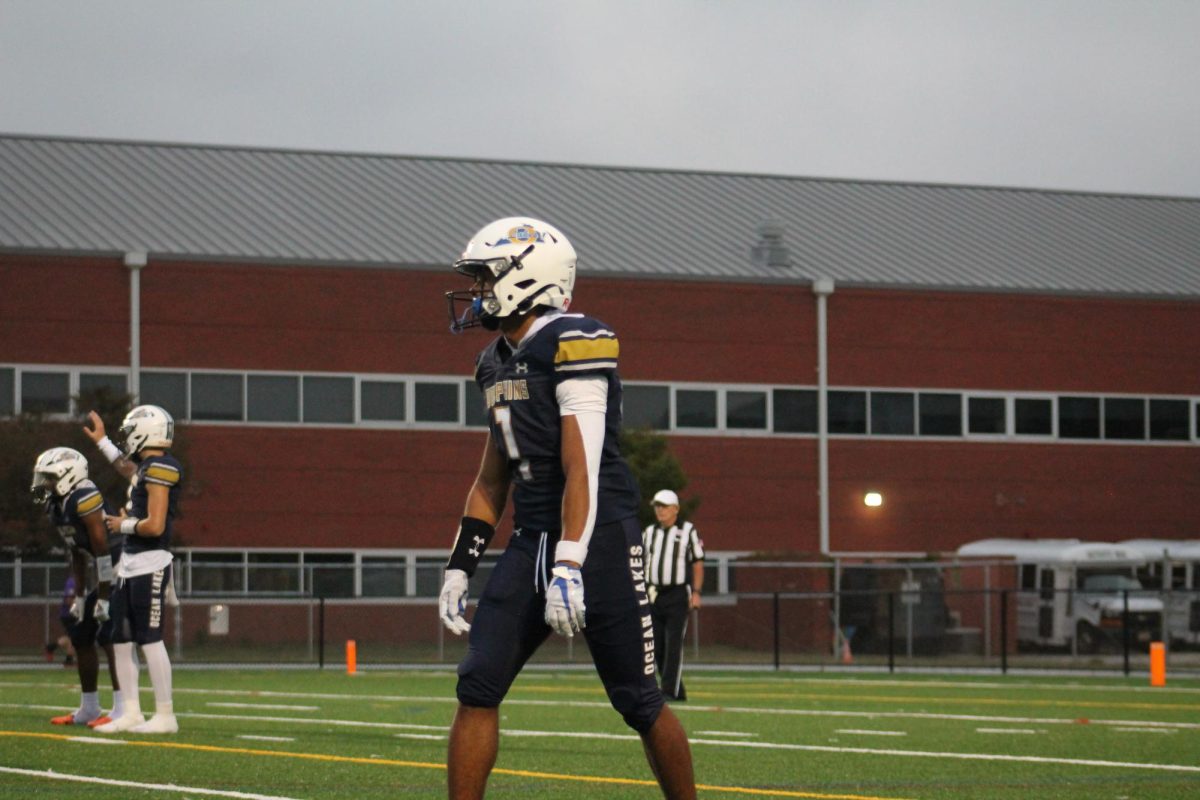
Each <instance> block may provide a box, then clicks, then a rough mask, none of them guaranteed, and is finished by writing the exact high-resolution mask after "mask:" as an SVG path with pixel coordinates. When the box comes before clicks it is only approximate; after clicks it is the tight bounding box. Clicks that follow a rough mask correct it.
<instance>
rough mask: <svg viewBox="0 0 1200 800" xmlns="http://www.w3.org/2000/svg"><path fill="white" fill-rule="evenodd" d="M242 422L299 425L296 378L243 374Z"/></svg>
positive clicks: (298, 400)
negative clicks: (244, 391)
mask: <svg viewBox="0 0 1200 800" xmlns="http://www.w3.org/2000/svg"><path fill="white" fill-rule="evenodd" d="M246 419H247V420H249V421H250V422H299V421H300V381H299V379H297V378H295V377H293V376H290V375H247V376H246Z"/></svg>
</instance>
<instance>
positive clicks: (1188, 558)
mask: <svg viewBox="0 0 1200 800" xmlns="http://www.w3.org/2000/svg"><path fill="white" fill-rule="evenodd" d="M1121 544H1123V545H1125V546H1126V547H1132V548H1134V549H1135V550H1138V551H1139V552H1141V553H1142V555H1144V556H1145V557H1146V566H1144V567H1142V568H1141V569H1140V570H1138V578H1139V579H1140V580H1141V582H1142V585H1143V586H1145V587H1147V588H1149V589H1158V590H1159V591H1160V592H1162V595H1163V602H1164V604H1165V605H1166V613H1167V631H1168V635H1169V636H1170V639H1171V641H1172V642H1175V643H1179V644H1187V645H1200V540H1197V539H1191V540H1187V541H1182V540H1178V539H1129V540H1126V541H1124V542H1121Z"/></svg>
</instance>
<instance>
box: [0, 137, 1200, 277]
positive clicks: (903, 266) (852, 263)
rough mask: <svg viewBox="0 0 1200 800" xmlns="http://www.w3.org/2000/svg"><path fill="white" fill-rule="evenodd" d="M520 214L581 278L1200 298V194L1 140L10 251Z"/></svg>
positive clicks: (218, 254) (238, 240) (157, 246)
mask: <svg viewBox="0 0 1200 800" xmlns="http://www.w3.org/2000/svg"><path fill="white" fill-rule="evenodd" d="M512 214H529V215H531V216H534V217H541V218H544V219H547V220H550V221H553V222H554V223H556V224H557V225H558V226H559V227H560V228H561V229H562V230H563V231H565V232H566V233H567V235H568V236H570V237H571V240H572V242H573V243H574V244H575V246H576V249H577V250H578V251H579V253H580V256H581V261H580V273H581V276H587V275H589V274H592V275H599V274H605V275H614V276H616V275H636V276H641V277H661V278H687V279H713V280H726V281H749V282H770V281H796V280H809V279H812V278H814V277H818V276H827V277H831V278H834V279H835V280H836V281H837V282H838V283H839V284H840V285H846V284H849V285H857V286H889V287H934V288H947V289H960V290H998V291H1034V292H1065V293H1117V294H1123V295H1146V296H1174V297H1188V298H1194V297H1200V199H1190V198H1168V197H1141V196H1119V195H1102V194H1085V193H1073V192H1053V191H1037V190H1024V189H997V188H985V187H969V186H943V185H920V184H900V183H874V182H865V181H839V180H824V179H811V178H795V177H782V176H771V175H740V174H727V173H713V172H683V171H672V170H650V169H619V168H612V167H595V166H580V165H565V164H538V163H518V162H501V161H481V160H470V159H448V158H413V157H401V156H384V155H364V154H350V153H323V152H299V151H282V150H267V149H255V148H234V147H211V146H193V145H178V144H158V143H141V142H116V141H100V140H77V139H62V138H51V137H31V136H9V135H0V250H6V251H34V252H59V253H119V252H125V251H130V250H144V251H147V252H149V253H150V254H151V256H152V257H172V258H197V259H199V258H204V259H235V260H251V261H258V260H262V261H282V262H297V263H318V264H335V265H339V264H360V265H376V266H389V267H405V266H407V267H425V268H428V267H440V266H443V265H447V264H448V263H449V262H450V261H451V260H452V259H453V258H454V257H455V256H456V255H457V253H458V252H459V251H460V250H461V248H462V246H463V244H464V243H465V241H466V239H467V237H468V236H469V235H470V234H471V233H473V232H474V231H475V230H476V229H477V228H479V227H480V226H482V225H483V224H484V223H486V222H488V221H490V220H492V219H495V218H498V217H501V216H508V215H512ZM767 220H776V221H778V222H779V223H780V224H781V226H782V230H783V243H784V244H785V245H786V246H787V247H788V249H789V252H790V259H791V265H790V266H772V265H770V264H768V263H764V260H763V259H758V260H757V261H756V260H755V259H752V258H751V251H752V248H753V247H754V246H755V244H756V243H758V241H759V233H758V229H759V226H760V225H761V224H762V223H763V222H764V221H767Z"/></svg>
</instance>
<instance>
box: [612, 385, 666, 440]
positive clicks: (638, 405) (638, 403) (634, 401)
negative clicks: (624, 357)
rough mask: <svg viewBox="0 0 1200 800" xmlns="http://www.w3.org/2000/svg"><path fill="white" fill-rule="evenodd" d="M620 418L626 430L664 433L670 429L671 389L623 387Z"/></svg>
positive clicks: (662, 387)
mask: <svg viewBox="0 0 1200 800" xmlns="http://www.w3.org/2000/svg"><path fill="white" fill-rule="evenodd" d="M622 395H623V396H622V399H621V416H622V417H623V419H624V423H625V427H626V428H650V429H651V430H656V431H665V430H668V429H670V427H671V387H669V386H641V385H636V386H630V385H628V384H626V385H625V386H624V387H623V393H622Z"/></svg>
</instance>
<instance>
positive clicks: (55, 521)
mask: <svg viewBox="0 0 1200 800" xmlns="http://www.w3.org/2000/svg"><path fill="white" fill-rule="evenodd" d="M96 513H100V514H111V513H112V508H111V507H109V505H108V504H107V503H105V502H104V497H103V496H102V495H101V494H100V490H99V489H97V488H96V484H94V483H92V482H91V481H89V480H82V481H80V482H79V483H77V484H75V488H74V489H72V490H71V493H70V494H68V495H67V496H66V497H63V498H57V497H56V498H53V499H51V500H50V502H49V503H47V504H46V515H47V516H48V517H49V518H50V524H51V525H53V526H54V527H55V529H57V530H58V534H59V535H60V536H62V538H63V542H64V543H65V544H66V545H67V547H69V548H73V549H75V550H82V551H83V552H85V553H87V554H88V555H90V556H92V557H93V558H94V557H95V555H96V554H95V553H93V552H92V540H91V537H89V536H88V532H87V525H86V524H85V523H84V521H83V518H84V517H86V516H88V515H89V514H96ZM121 538H122V537H121V536H120V534H117V535H113V534H109V535H108V552H109V554H110V555H112V560H113V563H114V564H115V563H116V562H117V559H118V558H120V557H121Z"/></svg>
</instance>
